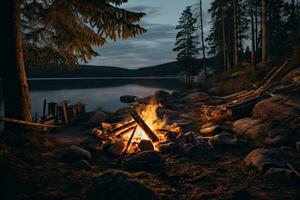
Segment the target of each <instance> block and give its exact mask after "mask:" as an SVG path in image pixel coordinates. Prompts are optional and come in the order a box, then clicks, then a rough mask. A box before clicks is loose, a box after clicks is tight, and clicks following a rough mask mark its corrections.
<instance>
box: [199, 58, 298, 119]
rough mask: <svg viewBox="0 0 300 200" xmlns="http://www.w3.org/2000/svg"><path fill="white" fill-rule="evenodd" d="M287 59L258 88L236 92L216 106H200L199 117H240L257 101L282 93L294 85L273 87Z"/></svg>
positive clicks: (286, 63)
mask: <svg viewBox="0 0 300 200" xmlns="http://www.w3.org/2000/svg"><path fill="white" fill-rule="evenodd" d="M288 63H289V60H287V61H285V62H284V63H283V64H282V65H281V66H280V67H278V68H275V69H274V70H272V71H271V72H270V73H269V74H268V76H267V77H266V81H265V83H264V84H263V85H261V86H260V87H259V88H257V89H254V90H249V91H242V92H238V93H235V94H232V95H229V96H225V97H224V99H225V100H227V103H224V104H222V105H217V106H208V105H203V106H201V108H200V111H201V113H202V114H201V118H202V120H204V121H220V120H223V119H226V118H231V117H234V116H236V117H241V116H244V115H246V114H248V113H249V111H250V110H251V109H252V108H253V106H254V105H255V104H256V103H258V102H259V101H261V100H263V99H266V98H269V97H271V96H273V95H278V94H283V93H285V92H287V91H288V90H290V89H293V88H295V87H296V85H294V84H292V85H287V86H284V87H281V88H275V87H274V86H275V85H276V79H277V76H278V75H279V74H280V72H282V70H283V69H284V68H285V67H286V66H287V65H288Z"/></svg>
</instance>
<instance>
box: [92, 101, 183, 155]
mask: <svg viewBox="0 0 300 200" xmlns="http://www.w3.org/2000/svg"><path fill="white" fill-rule="evenodd" d="M161 107H162V106H161V105H160V104H159V103H158V102H157V101H155V100H152V101H151V102H150V103H149V104H147V105H141V106H139V107H137V108H131V109H129V110H128V116H127V117H126V119H124V120H123V121H122V122H119V123H116V124H104V125H102V129H101V130H99V129H97V130H96V131H94V133H95V132H96V133H97V136H98V137H101V138H102V139H103V142H104V143H107V144H108V145H113V144H116V143H119V142H122V143H124V144H125V145H126V146H125V147H124V148H123V149H122V153H123V154H126V153H127V154H132V153H136V152H139V151H141V150H145V148H146V149H147V148H148V149H149V150H151V148H153V149H152V150H156V151H159V150H160V149H159V144H161V143H164V142H167V141H168V136H169V135H170V134H172V135H173V137H176V136H177V135H178V134H179V133H180V127H178V125H177V124H176V123H173V124H168V120H167V118H166V117H165V116H163V117H162V118H160V117H159V116H158V115H157V110H158V109H159V108H161ZM151 146H152V147H151Z"/></svg>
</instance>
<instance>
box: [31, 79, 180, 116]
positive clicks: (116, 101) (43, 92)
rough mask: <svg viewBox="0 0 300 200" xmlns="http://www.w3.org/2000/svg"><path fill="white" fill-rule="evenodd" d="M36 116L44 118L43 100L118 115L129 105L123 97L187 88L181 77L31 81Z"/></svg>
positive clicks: (33, 110) (142, 95)
mask: <svg viewBox="0 0 300 200" xmlns="http://www.w3.org/2000/svg"><path fill="white" fill-rule="evenodd" d="M29 87H30V91H31V92H30V93H31V101H32V113H33V115H35V113H37V114H38V116H41V114H42V110H43V100H44V99H46V100H47V102H51V101H53V102H61V101H63V100H68V101H70V102H72V103H77V102H79V101H80V102H83V103H85V104H86V109H87V111H93V110H96V109H99V108H101V109H103V110H106V111H111V112H114V111H116V110H118V109H119V108H121V107H124V106H126V105H125V104H123V103H121V102H120V96H122V95H135V96H138V97H146V96H149V95H151V94H152V93H154V92H155V91H157V90H165V91H168V92H173V91H176V90H180V89H183V88H184V84H183V82H182V81H181V80H180V79H177V78H154V77H150V78H76V79H61V78H50V79H30V80H29Z"/></svg>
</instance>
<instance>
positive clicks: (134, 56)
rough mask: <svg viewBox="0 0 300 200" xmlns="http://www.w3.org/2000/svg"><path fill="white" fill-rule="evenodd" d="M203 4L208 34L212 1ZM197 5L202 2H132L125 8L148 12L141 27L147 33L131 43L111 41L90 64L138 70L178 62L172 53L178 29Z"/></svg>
mask: <svg viewBox="0 0 300 200" xmlns="http://www.w3.org/2000/svg"><path fill="white" fill-rule="evenodd" d="M202 1H203V9H204V12H205V13H204V27H205V33H206V34H207V32H208V30H209V21H210V18H209V15H208V13H207V10H208V8H209V4H210V2H211V0H202ZM196 3H199V0H129V1H128V3H126V4H123V5H122V7H123V8H125V9H127V10H130V11H136V12H144V13H146V16H145V17H143V18H142V20H141V22H140V25H141V26H142V27H144V28H146V29H147V33H145V34H143V35H140V36H137V37H136V38H130V39H128V40H117V41H116V42H114V41H107V43H106V44H105V45H104V46H102V47H96V48H95V49H96V51H97V52H98V53H99V54H100V56H98V57H94V58H93V59H92V60H90V61H89V63H87V64H89V65H98V66H115V67H122V68H129V69H137V68H141V67H148V66H153V65H158V64H163V63H167V62H172V61H175V60H176V53H175V52H173V51H172V49H173V48H174V44H175V38H176V30H175V26H176V25H177V23H178V20H179V17H180V16H181V13H182V11H183V10H184V9H185V8H186V6H190V5H193V4H196Z"/></svg>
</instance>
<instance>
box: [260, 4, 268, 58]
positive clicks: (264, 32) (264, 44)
mask: <svg viewBox="0 0 300 200" xmlns="http://www.w3.org/2000/svg"><path fill="white" fill-rule="evenodd" d="M261 3H262V5H261V7H262V21H261V24H262V28H261V29H262V55H261V61H262V63H263V64H265V63H266V62H267V56H268V53H267V0H262V2H261Z"/></svg>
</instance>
